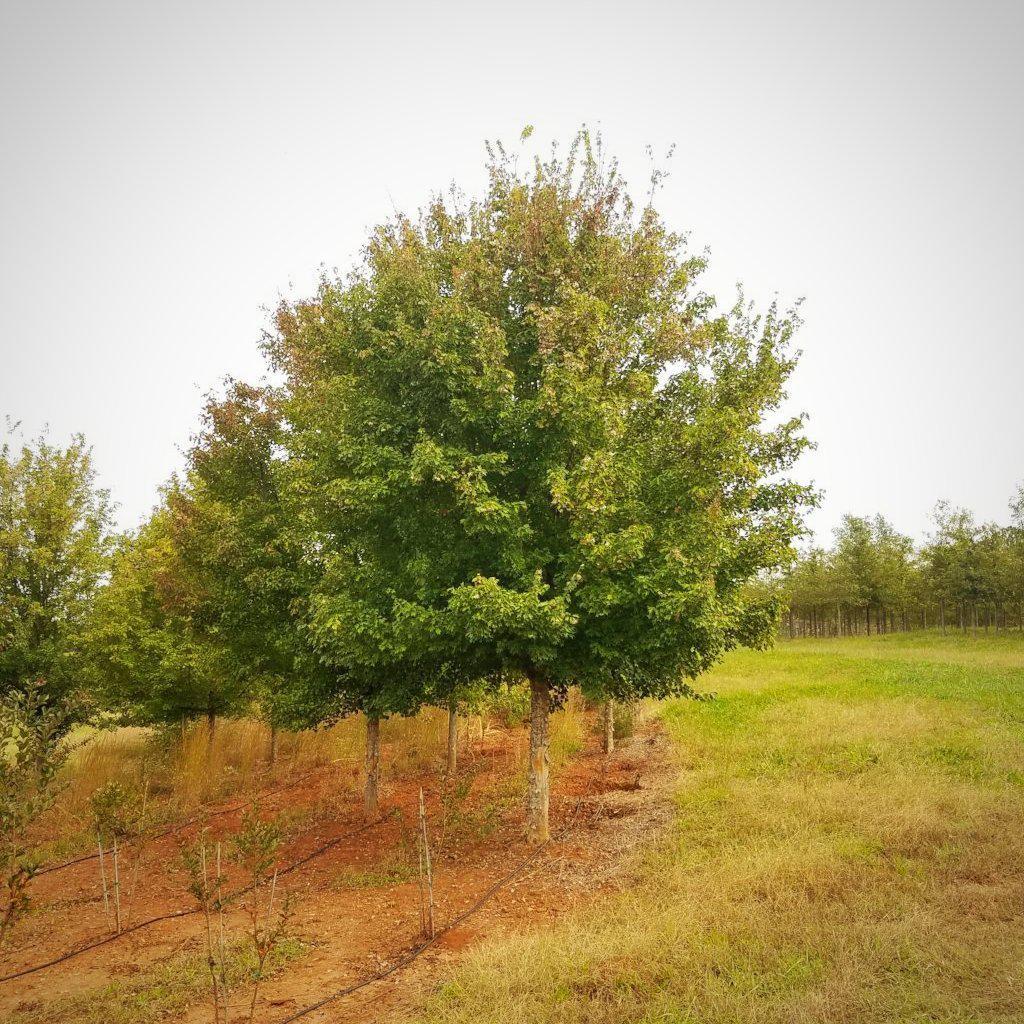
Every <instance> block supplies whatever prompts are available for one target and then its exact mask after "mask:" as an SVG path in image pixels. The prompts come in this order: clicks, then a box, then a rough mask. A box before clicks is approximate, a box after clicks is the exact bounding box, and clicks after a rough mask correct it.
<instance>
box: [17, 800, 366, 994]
mask: <svg viewBox="0 0 1024 1024" xmlns="http://www.w3.org/2000/svg"><path fill="white" fill-rule="evenodd" d="M381 820H382V821H383V820H386V819H381ZM380 823H381V822H379V821H368V822H367V823H366V824H365V825H360V826H359V828H357V829H355V830H353V831H352V832H346V833H344V834H343V835H340V836H335V837H334V839H330V840H328V841H327V842H326V843H324V844H323V845H322V846H318V847H317V848H316V849H315V850H312V851H311V852H310V853H307V854H306V855H305V856H304V857H300V858H299V859H298V860H297V861H294V862H293V863H291V864H289V865H288V867H286V868H282V869H281V870H280V871H278V873H277V875H278V877H279V878H280V877H281V876H282V875H290V874H291V873H292V872H293V871H297V870H298V869H299V868H301V867H302V866H303V865H304V864H308V863H309V862H310V861H311V860H315V859H316V858H317V857H320V856H322V855H323V854H325V853H326V852H327V851H328V850H331V849H333V848H334V847H335V846H337V845H338V844H339V843H343V842H345V840H347V839H354V838H355V837H356V836H358V835H360V834H362V833H363V832H365V831H367V830H368V829H370V828H373V827H374V826H375V825H378V824H380ZM252 888H253V887H252V886H251V885H247V886H245V887H244V888H242V889H236V890H235V891H234V892H232V893H229V894H228V895H227V896H225V897H224V902H225V903H231V902H233V901H234V900H236V899H238V898H239V897H240V896H244V895H245V894H246V893H248V892H251V891H252ZM199 911H200V908H199V907H187V908H185V909H183V910H172V911H171V912H170V913H167V914H160V915H158V916H157V917H149V918H146V920H145V921H139V922H138V923H137V924H133V925H131V926H130V927H128V928H123V929H122V930H121V931H119V932H114V934H112V935H104V936H103V937H102V938H98V939H93V940H91V941H89V942H87V943H86V944H85V945H84V946H78V947H77V948H75V949H72V950H69V951H68V952H67V953H62V954H61V955H60V956H58V957H55V958H54V959H53V960H47V961H46V962H45V963H41V964H35V965H33V966H31V967H23V968H22V969H21V970H19V971H14V972H12V973H11V974H5V975H4V976H3V977H2V978H0V985H2V984H3V983H4V982H8V981H15V980H16V979H18V978H24V977H26V976H27V975H29V974H35V973H37V972H38V971H45V970H47V969H48V968H50V967H56V966H57V965H58V964H62V963H65V962H66V961H68V960H71V959H73V958H74V957H76V956H81V955H82V954H83V953H88V952H89V951H90V950H93V949H99V948H100V947H101V946H106V945H108V944H109V943H111V942H116V941H117V940H118V939H123V938H124V937H125V936H126V935H131V934H132V932H137V931H141V930H142V929H143V928H148V927H149V926H150V925H154V924H159V923H160V922H161V921H172V920H175V919H177V918H179V917H190V916H191V915H192V914H198V913H199Z"/></svg>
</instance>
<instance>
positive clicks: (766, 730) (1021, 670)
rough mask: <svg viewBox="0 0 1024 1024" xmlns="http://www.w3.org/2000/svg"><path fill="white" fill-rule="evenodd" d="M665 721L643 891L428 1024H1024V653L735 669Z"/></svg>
mask: <svg viewBox="0 0 1024 1024" xmlns="http://www.w3.org/2000/svg"><path fill="white" fill-rule="evenodd" d="M703 685H704V687H705V688H706V689H708V690H713V691H715V692H716V693H717V694H718V699H717V700H716V701H714V702H710V703H692V702H684V701H676V702H669V703H667V704H666V705H665V706H664V708H663V710H662V712H661V713H662V716H663V719H664V722H665V725H666V728H667V730H668V732H669V734H670V736H671V737H672V740H673V741H674V744H675V746H676V748H677V751H678V757H679V762H680V776H679V783H678V795H677V802H678V814H677V820H676V823H675V826H674V829H673V831H672V833H671V835H670V836H669V837H668V838H667V839H665V840H664V841H662V842H660V843H657V844H654V845H653V847H652V849H651V850H650V851H649V852H648V853H646V854H645V855H644V857H643V858H642V860H641V861H640V862H639V863H638V865H637V870H636V880H635V884H634V885H632V886H631V887H630V888H629V889H628V890H627V891H624V892H623V893H621V894H620V895H616V896H612V897H607V898H605V899H602V900H600V901H599V902H598V903H597V904H596V905H593V906H591V907H589V908H588V909H586V910H585V911H581V912H577V913H576V914H574V915H572V916H570V917H568V918H566V919H564V920H563V922H562V923H561V924H559V925H557V926H556V927H554V928H548V929H545V930H543V931H537V932H536V933H533V934H527V935H525V936H522V935H520V936H515V937H508V938H504V939H497V940H493V941H491V942H489V943H487V944H485V945H483V946H481V947H479V948H478V949H477V950H475V951H474V952H472V953H471V954H469V956H468V958H467V959H465V960H464V961H463V962H462V963H461V964H460V966H459V967H458V968H457V969H456V971H455V973H454V974H453V976H452V977H451V978H450V979H449V980H448V981H447V982H446V983H445V985H444V986H443V988H442V989H441V990H440V992H439V993H438V994H436V995H435V996H434V997H433V998H432V999H431V1001H430V1003H429V1004H428V1005H427V1007H426V1009H425V1010H424V1020H426V1021H429V1022H431V1024H457V1022H458V1024H463V1022H464V1024H470V1022H473V1024H487V1022H492V1021H493V1022H495V1024H497V1022H499V1021H501V1022H504V1021H508V1020H523V1021H526V1020H529V1021H533V1022H559V1024H563V1022H564V1024H569V1022H583V1021H586V1022H603V1021H607V1022H611V1021H615V1022H625V1021H629V1022H644V1024H654V1022H666V1024H667V1022H673V1024H683V1022H686V1024H691V1022H692V1024H696V1022H707V1024H725V1022H730V1024H731V1022H755V1021H756V1022H775V1021H779V1022H803V1021H844V1022H845V1021H851V1022H853V1021H857V1022H874V1021H877V1022H882V1021H885V1022H905V1024H910V1022H924V1021H942V1022H946V1024H968V1022H981V1021H985V1022H997V1021H998V1022H1003V1021H1022V1020H1024V639H1022V638H1021V637H1019V636H1006V635H1003V636H998V637H997V636H989V637H985V636H981V637H970V636H960V635H956V636H948V637H941V636H937V635H930V634H910V635H890V636H885V637H872V638H867V639H843V640H836V641H825V640H816V641H796V642H789V643H783V644H781V645H780V646H779V647H778V648H776V649H775V650H773V651H770V652H765V653H758V652H739V653H736V654H734V655H732V656H731V657H730V658H728V659H727V661H726V662H725V663H724V664H723V665H722V666H721V667H720V668H719V669H718V670H716V671H715V672H714V673H713V674H712V675H711V676H709V677H707V678H706V679H705V680H704V681H703Z"/></svg>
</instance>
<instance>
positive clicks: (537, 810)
mask: <svg viewBox="0 0 1024 1024" xmlns="http://www.w3.org/2000/svg"><path fill="white" fill-rule="evenodd" d="M550 713H551V691H550V690H549V689H548V684H547V681H546V680H539V679H533V680H531V681H530V782H529V792H528V796H527V815H528V819H529V820H528V822H527V827H528V833H529V838H530V842H532V843H546V842H547V841H548V839H549V838H550V832H549V830H548V800H549V795H550V794H549V787H548V716H549V715H550Z"/></svg>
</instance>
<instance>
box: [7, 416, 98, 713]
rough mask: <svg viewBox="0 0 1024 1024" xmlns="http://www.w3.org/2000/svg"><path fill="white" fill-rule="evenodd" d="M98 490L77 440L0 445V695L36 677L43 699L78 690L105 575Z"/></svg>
mask: <svg viewBox="0 0 1024 1024" xmlns="http://www.w3.org/2000/svg"><path fill="white" fill-rule="evenodd" d="M110 530H111V507H110V501H109V498H108V495H107V492H106V491H104V490H102V489H100V488H98V487H97V486H96V471H95V469H94V468H93V464H92V453H91V451H90V449H89V448H88V447H87V446H86V444H85V440H84V439H83V438H82V437H81V436H76V437H74V438H72V440H71V442H70V444H68V446H67V447H65V448H61V447H59V446H56V445H52V444H50V443H49V442H48V441H47V440H46V439H45V437H44V438H39V439H38V440H36V441H33V442H31V443H29V444H24V445H22V446H21V448H20V449H19V450H17V451H16V450H14V449H13V448H12V447H11V446H10V445H9V444H6V443H5V444H4V445H3V446H2V447H0V693H2V694H7V693H11V692H12V691H15V690H25V689H26V687H27V686H28V685H30V684H32V683H34V682H36V681H38V680H43V681H44V683H45V691H46V694H47V696H48V697H49V698H50V699H52V698H55V697H60V696H63V695H65V694H67V693H68V692H69V691H70V690H72V689H73V688H75V687H76V685H77V675H76V659H75V656H74V652H75V650H76V646H77V643H78V640H79V634H80V630H81V628H82V624H83V622H84V620H85V618H86V615H87V612H88V609H89V607H90V603H91V601H92V599H93V597H94V595H95V593H96V590H97V588H98V587H99V585H100V582H101V580H102V578H103V575H104V573H105V572H106V570H107V566H108V561H109V555H110V549H111V545H112V539H111V532H110Z"/></svg>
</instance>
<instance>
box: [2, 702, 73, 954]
mask: <svg viewBox="0 0 1024 1024" xmlns="http://www.w3.org/2000/svg"><path fill="white" fill-rule="evenodd" d="M44 690H45V688H44V687H43V685H42V684H41V683H36V684H33V685H29V686H28V687H25V688H24V689H18V690H15V691H13V692H11V693H7V694H3V695H0V886H2V893H0V947H2V946H3V945H4V943H5V941H6V940H7V939H8V938H9V936H10V934H11V932H12V931H13V929H14V927H15V926H16V925H17V923H18V921H19V920H20V919H21V918H22V917H24V916H25V914H26V913H27V912H28V910H29V907H30V905H31V904H30V897H29V894H28V885H29V882H31V881H32V878H33V877H34V876H35V874H36V872H37V871H38V870H39V867H40V863H39V859H38V857H37V856H36V855H35V852H34V850H33V848H32V845H31V842H30V838H29V830H30V828H31V826H32V825H33V824H34V823H35V822H36V821H37V820H38V819H39V817H40V816H41V815H42V814H43V812H44V811H46V810H47V809H48V808H49V807H50V806H51V804H52V803H53V801H54V799H55V797H56V795H57V776H58V773H59V772H60V769H61V767H62V766H63V765H64V762H65V761H66V760H67V756H68V748H67V745H66V744H64V743H63V742H62V737H63V735H64V732H65V731H66V728H67V724H68V720H69V714H68V710H67V707H66V706H65V705H62V704H59V703H54V702H52V701H47V700H46V697H45V695H44Z"/></svg>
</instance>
